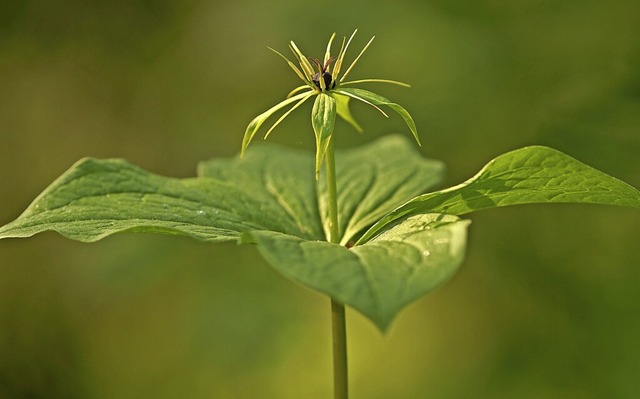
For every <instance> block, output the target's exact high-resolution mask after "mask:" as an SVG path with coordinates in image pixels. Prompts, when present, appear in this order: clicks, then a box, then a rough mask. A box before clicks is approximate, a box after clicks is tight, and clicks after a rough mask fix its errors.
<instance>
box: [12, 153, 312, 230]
mask: <svg viewBox="0 0 640 399" xmlns="http://www.w3.org/2000/svg"><path fill="white" fill-rule="evenodd" d="M200 169H201V173H202V174H203V175H207V176H210V177H200V178H189V179H174V178H168V177H162V176H157V175H154V174H152V173H149V172H146V171H144V170H142V169H140V168H139V167H137V166H134V165H131V164H130V163H128V162H126V161H122V160H104V161H99V160H95V159H84V160H81V161H79V162H78V163H76V164H75V165H74V166H73V167H72V168H71V169H70V170H69V171H67V172H66V173H65V174H63V175H62V176H61V177H60V178H58V179H57V180H56V181H55V182H54V183H53V184H52V185H51V186H50V187H49V188H47V189H46V190H45V191H44V192H43V193H42V194H41V195H40V196H39V197H38V198H37V199H36V200H35V201H34V202H33V203H32V204H31V205H30V206H29V207H28V208H27V210H26V211H25V212H24V213H23V214H22V215H20V217H18V219H16V220H15V221H14V222H12V223H9V224H8V225H6V226H4V227H0V238H8V237H29V236H32V235H34V234H36V233H40V232H43V231H47V230H54V231H57V232H59V233H60V234H62V235H64V236H66V237H68V238H72V239H75V240H79V241H85V242H91V241H96V240H99V239H101V238H103V237H106V236H108V235H111V234H114V233H117V232H124V231H132V232H153V233H166V234H180V235H187V236H191V237H194V238H197V239H200V240H205V241H228V240H235V239H237V238H238V237H239V235H240V233H242V232H244V231H247V230H255V229H259V230H273V231H279V232H282V233H287V234H291V235H294V236H297V237H301V238H305V239H323V238H324V233H323V231H322V225H321V223H320V220H319V217H318V209H317V200H316V186H315V181H314V179H313V159H312V158H311V157H310V156H309V155H308V154H307V153H301V152H297V151H291V150H286V149H283V148H280V147H277V146H269V145H263V146H256V148H255V149H251V150H250V151H248V152H247V154H246V156H245V158H244V159H242V160H240V159H238V158H234V159H229V160H227V159H225V160H217V161H211V162H208V163H204V164H203V165H202V166H201V168H200Z"/></svg>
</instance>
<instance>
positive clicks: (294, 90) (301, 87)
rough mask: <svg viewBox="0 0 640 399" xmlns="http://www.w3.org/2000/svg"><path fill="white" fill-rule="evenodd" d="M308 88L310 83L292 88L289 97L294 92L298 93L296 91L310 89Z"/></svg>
mask: <svg viewBox="0 0 640 399" xmlns="http://www.w3.org/2000/svg"><path fill="white" fill-rule="evenodd" d="M308 88H309V85H302V86H298V87H296V88H295V89H293V90H291V91H290V92H289V94H287V98H289V97H291V96H293V95H294V94H296V93H297V92H299V91H302V90H304V89H308Z"/></svg>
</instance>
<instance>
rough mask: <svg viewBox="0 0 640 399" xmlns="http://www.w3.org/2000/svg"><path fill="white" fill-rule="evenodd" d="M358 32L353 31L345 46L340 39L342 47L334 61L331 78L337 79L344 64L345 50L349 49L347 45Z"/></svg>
mask: <svg viewBox="0 0 640 399" xmlns="http://www.w3.org/2000/svg"><path fill="white" fill-rule="evenodd" d="M357 31H358V30H357V29H356V30H354V31H353V33H352V34H351V37H349V40H348V41H347V44H346V45H345V44H344V39H342V47H341V48H340V53H338V59H337V60H336V64H335V66H334V68H333V78H334V79H338V75H339V74H340V68H341V67H342V63H343V62H344V55H345V54H346V53H347V49H348V48H349V44H350V43H351V39H353V37H354V36H355V35H356V32H357Z"/></svg>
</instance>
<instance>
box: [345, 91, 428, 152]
mask: <svg viewBox="0 0 640 399" xmlns="http://www.w3.org/2000/svg"><path fill="white" fill-rule="evenodd" d="M334 91H335V92H336V93H339V94H343V95H346V96H349V97H352V98H355V99H356V100H360V101H363V102H365V103H367V104H369V103H370V104H373V105H374V106H378V105H386V106H387V107H389V108H391V109H392V110H394V111H396V112H397V113H398V115H400V116H401V117H402V119H404V121H405V123H406V124H407V126H409V129H410V130H411V133H412V134H413V138H415V140H416V142H417V143H418V145H421V144H420V137H418V129H417V128H416V123H415V122H414V121H413V118H412V117H411V115H410V114H409V112H407V110H406V109H404V108H403V107H402V106H400V105H398V104H396V103H393V102H391V101H389V100H388V99H386V98H385V97H382V96H381V95H378V94H376V93H372V92H370V91H368V90H364V89H356V88H351V87H342V86H341V87H340V88H339V89H335V90H334Z"/></svg>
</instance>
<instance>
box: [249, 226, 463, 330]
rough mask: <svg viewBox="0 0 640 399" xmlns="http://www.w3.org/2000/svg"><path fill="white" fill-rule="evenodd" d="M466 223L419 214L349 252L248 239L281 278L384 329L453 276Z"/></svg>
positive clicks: (269, 237) (283, 239)
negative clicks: (320, 295)
mask: <svg viewBox="0 0 640 399" xmlns="http://www.w3.org/2000/svg"><path fill="white" fill-rule="evenodd" d="M468 224H469V222H468V221H464V220H460V219H458V218H457V217H455V216H450V215H438V214H428V215H418V216H414V217H412V218H409V219H407V220H405V221H404V222H402V223H401V224H398V225H396V226H394V227H393V228H392V229H390V230H387V231H385V232H384V233H383V234H381V235H379V236H378V237H376V238H375V239H373V240H371V241H369V242H367V243H366V244H364V245H362V246H356V247H353V248H351V249H347V248H346V247H344V246H341V245H337V244H331V243H328V242H321V241H306V240H302V239H300V238H297V237H293V236H290V235H285V234H280V233H274V232H267V231H252V232H250V233H247V234H248V235H250V237H248V238H247V239H248V240H250V241H252V242H255V243H256V244H258V247H257V248H258V250H259V251H260V253H261V254H262V255H263V256H264V258H265V259H266V260H267V261H268V262H269V263H270V264H271V265H272V266H273V267H274V268H276V269H277V270H279V271H280V272H281V273H282V274H284V275H285V276H287V277H289V278H290V279H292V280H295V281H297V282H299V283H301V284H303V285H305V286H307V287H310V288H312V289H315V290H318V291H320V292H323V293H325V294H327V295H329V296H331V297H333V298H335V299H336V300H338V301H339V302H342V303H344V304H346V305H349V306H351V307H353V308H354V309H357V310H358V311H360V312H361V313H362V314H364V315H365V316H366V317H368V318H369V319H371V320H372V321H373V322H374V323H375V324H376V326H378V328H380V329H381V330H383V331H384V330H386V329H387V328H388V327H389V325H390V324H391V322H392V321H393V319H394V317H395V316H396V315H397V314H398V312H399V311H400V310H401V309H402V308H404V307H405V306H406V305H407V304H409V303H410V302H412V301H414V300H416V299H417V298H419V297H420V296H423V295H425V294H427V293H428V292H430V291H432V290H433V289H435V288H436V287H438V286H439V285H440V284H442V283H443V282H445V281H446V280H448V279H449V278H450V277H451V276H452V275H453V274H454V273H455V271H456V270H457V268H458V266H459V265H460V263H461V262H462V260H463V257H464V251H465V246H466V230H467V226H468Z"/></svg>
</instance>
